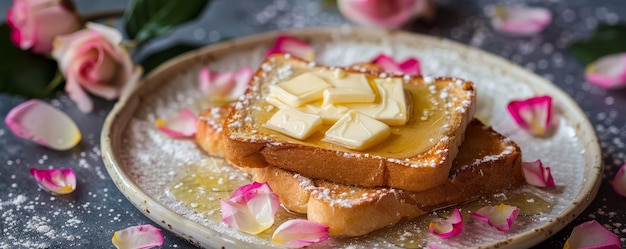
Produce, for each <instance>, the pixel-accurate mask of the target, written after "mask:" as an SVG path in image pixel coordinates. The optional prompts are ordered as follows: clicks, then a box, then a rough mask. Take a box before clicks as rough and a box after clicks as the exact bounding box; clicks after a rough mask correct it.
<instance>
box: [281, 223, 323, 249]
mask: <svg viewBox="0 0 626 249" xmlns="http://www.w3.org/2000/svg"><path fill="white" fill-rule="evenodd" d="M329 237H330V235H329V233H328V227H327V226H324V225H322V224H319V223H317V222H313V221H308V220H304V219H295V220H289V221H286V222H285V223H283V224H280V226H278V228H276V231H274V234H273V235H272V241H273V242H274V243H276V244H279V245H283V246H287V247H291V248H300V247H305V246H309V245H313V244H315V243H319V242H322V241H324V240H327V239H328V238H329Z"/></svg>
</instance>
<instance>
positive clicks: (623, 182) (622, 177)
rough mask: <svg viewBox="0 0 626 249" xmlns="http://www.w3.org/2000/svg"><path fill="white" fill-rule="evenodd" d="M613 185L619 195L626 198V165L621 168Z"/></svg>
mask: <svg viewBox="0 0 626 249" xmlns="http://www.w3.org/2000/svg"><path fill="white" fill-rule="evenodd" d="M611 184H612V185H613V190H615V192H616V193H617V194H619V195H621V196H626V164H624V165H622V167H620V168H619V170H618V171H617V173H616V174H615V177H614V178H613V181H612V182H611Z"/></svg>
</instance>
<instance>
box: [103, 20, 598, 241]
mask: <svg viewBox="0 0 626 249" xmlns="http://www.w3.org/2000/svg"><path fill="white" fill-rule="evenodd" d="M337 33H340V34H342V35H345V34H358V35H360V37H368V38H371V37H384V38H385V39H390V40H399V41H404V42H402V43H403V44H409V42H408V41H410V39H419V40H420V41H421V42H422V43H423V42H427V43H430V44H433V45H437V46H440V47H445V48H446V49H453V50H455V51H457V52H459V53H460V54H463V55H468V54H477V55H480V56H481V59H482V60H481V63H487V64H492V65H497V66H498V67H501V68H506V69H507V70H506V71H507V73H514V74H523V75H524V76H531V77H534V79H533V80H532V81H529V82H531V83H530V84H526V85H527V86H529V87H531V88H532V90H533V91H534V92H537V90H543V91H545V92H548V93H549V94H550V95H551V96H552V97H553V99H555V100H557V101H559V102H562V103H563V104H562V105H561V106H567V107H574V108H569V109H568V110H567V112H566V113H563V114H561V115H566V116H570V117H569V118H567V119H568V120H569V121H571V124H572V126H573V127H575V128H576V134H577V135H578V137H579V139H581V141H580V142H581V146H582V147H584V149H585V150H586V151H587V152H585V154H587V153H590V154H589V155H591V156H592V158H591V159H590V160H591V161H592V162H593V165H585V166H583V167H584V169H585V170H583V173H586V172H589V173H591V174H587V175H584V176H583V179H584V180H583V183H582V187H581V189H580V191H579V192H578V193H576V197H575V198H574V200H572V202H571V203H572V205H569V206H567V207H566V208H564V209H563V211H562V212H560V213H559V214H558V215H557V216H556V217H555V218H554V219H551V220H549V221H547V222H545V223H542V224H543V225H541V228H542V229H531V230H529V231H526V232H522V233H519V234H516V235H514V236H512V237H509V238H508V239H507V240H506V241H494V242H493V243H488V244H483V245H481V247H484V248H495V247H497V248H503V247H508V246H511V245H510V244H509V243H512V242H515V243H517V244H515V245H514V246H516V247H517V246H522V247H531V246H533V245H536V244H539V243H541V242H542V241H544V240H546V239H548V238H549V237H551V236H552V235H554V234H556V233H557V232H558V231H560V230H561V229H563V228H564V227H565V226H566V225H567V224H569V223H571V222H572V221H573V220H574V219H575V218H576V217H578V216H579V215H580V214H581V213H582V212H583V211H584V210H585V209H586V208H587V207H588V206H589V205H590V204H591V202H592V201H593V199H594V197H595V196H596V194H597V192H598V190H599V188H600V185H601V183H602V172H603V160H602V156H601V150H600V145H599V142H598V138H597V135H596V134H595V130H594V129H593V128H592V125H591V122H590V121H589V119H588V117H587V116H586V115H585V114H584V112H583V111H582V109H581V108H580V106H579V105H578V103H576V102H575V101H574V100H573V99H572V98H571V97H570V96H569V95H568V94H567V93H565V92H564V91H563V90H562V89H561V88H559V87H558V86H556V85H555V84H554V83H552V82H550V81H549V80H547V79H545V78H543V77H541V76H539V75H537V74H535V73H534V72H531V71H529V70H527V69H525V68H523V67H521V66H519V65H517V64H514V63H512V62H511V61H509V60H507V59H505V58H503V57H501V56H499V55H496V54H492V53H490V52H487V51H484V50H482V49H479V48H475V47H472V46H469V45H465V44H462V43H459V42H456V41H452V40H449V39H445V38H440V37H434V36H429V35H424V34H417V33H411V32H406V31H390V30H381V29H369V28H362V27H350V28H345V27H342V28H336V27H321V28H306V29H292V30H275V31H270V32H263V33H258V34H253V35H249V36H245V37H241V38H237V39H233V40H229V41H224V42H220V43H217V44H213V45H208V46H205V47H202V48H199V49H196V50H193V51H190V52H187V53H184V54H181V55H179V56H176V57H174V58H172V59H170V60H168V61H166V62H165V63H162V64H161V65H160V66H158V67H157V68H156V69H154V70H153V71H152V72H150V73H149V74H148V75H146V76H144V77H143V78H142V79H141V80H140V81H139V83H138V84H136V86H135V88H133V89H129V91H126V92H125V93H124V94H123V95H122V96H121V97H120V99H119V101H118V102H117V103H116V104H115V106H114V107H113V109H112V110H111V111H110V112H109V114H108V115H107V117H106V119H105V122H104V125H103V128H102V132H101V149H102V158H103V161H104V164H105V166H106V169H107V172H108V174H109V176H110V177H111V178H112V180H113V182H114V183H115V185H116V187H117V188H118V189H119V190H120V191H121V192H122V194H123V195H124V196H125V197H126V198H127V199H128V200H129V201H130V202H131V203H132V204H133V205H134V206H135V207H136V208H137V209H139V210H140V211H141V212H142V213H144V215H146V216H147V217H148V218H150V219H151V220H153V221H154V222H155V223H157V224H159V225H160V226H161V227H163V228H165V229H168V230H170V231H171V232H173V233H175V234H177V235H178V236H180V237H182V238H184V239H186V240H188V241H189V242H191V243H192V244H195V245H209V246H212V247H220V246H224V244H225V243H227V242H230V243H233V244H231V245H232V246H241V245H240V244H234V243H235V242H236V241H240V240H237V239H234V238H232V237H231V236H229V235H226V234H220V233H218V232H217V231H215V230H213V229H211V228H208V227H206V226H203V225H201V224H199V223H197V222H195V221H192V220H190V219H188V218H186V217H185V216H182V215H180V214H178V213H176V212H174V211H172V210H170V209H168V208H166V207H164V206H162V205H161V204H160V203H159V202H158V201H156V200H154V199H153V198H152V197H150V196H148V195H147V194H146V193H145V192H143V191H142V190H141V188H140V187H139V186H138V185H137V184H136V183H135V182H134V181H133V180H132V178H131V177H130V176H129V175H128V174H126V172H124V170H123V168H122V167H120V166H119V165H121V164H120V160H118V158H117V156H116V153H114V152H115V151H116V149H115V148H114V144H113V143H114V141H113V140H112V139H113V136H115V135H117V134H118V133H120V132H122V131H123V129H117V130H115V129H116V127H115V126H114V124H118V123H119V122H122V124H123V125H121V126H122V127H125V126H126V125H127V124H128V123H129V120H126V121H124V120H121V121H120V119H121V118H122V115H123V113H122V112H123V111H124V110H126V112H127V113H134V112H135V111H136V109H137V107H138V105H139V102H141V97H142V93H149V92H151V91H152V90H154V89H156V88H158V87H160V86H163V85H165V84H167V83H168V81H167V80H163V79H162V77H160V75H163V74H166V73H168V72H175V73H176V74H180V73H181V72H184V71H185V69H186V67H185V66H183V65H184V64H185V63H183V62H187V63H189V62H191V61H200V62H201V61H207V60H208V61H210V60H211V59H214V58H208V57H211V56H210V55H211V54H212V53H218V52H220V51H221V52H224V51H227V50H228V49H229V48H232V47H238V46H244V45H246V44H248V45H259V44H260V43H268V44H269V43H271V42H273V41H274V39H275V38H276V37H278V36H279V35H283V34H289V35H292V36H296V37H314V36H320V35H324V36H329V37H332V36H333V34H337ZM226 53H228V52H226ZM172 77H174V76H172ZM140 90H141V91H140ZM129 109H132V111H128V110H129ZM118 143H119V142H118ZM118 147H119V146H118ZM584 157H589V156H586V155H585V156H584ZM587 178H591V179H587ZM131 196H133V198H131ZM150 210H159V211H160V212H162V213H163V214H164V216H167V217H170V218H171V219H175V220H177V222H180V221H181V220H182V221H184V223H185V224H186V225H188V226H191V227H192V228H197V229H193V230H194V231H192V233H189V229H187V230H186V231H179V230H178V229H177V228H176V227H173V226H172V225H170V224H171V223H172V222H170V221H168V220H157V219H156V217H153V215H152V214H151V213H150V212H151V211H150ZM196 230H202V232H197V233H196V232H195V231H196ZM206 230H210V231H206ZM536 230H541V231H536ZM543 230H547V231H543ZM537 232H543V233H542V234H543V236H537ZM204 236H209V237H208V238H205V237H204ZM217 239H221V240H220V241H219V242H218V241H216V240H217ZM520 241H521V243H520ZM200 242H202V243H200ZM248 246H249V245H248ZM256 246H258V245H256Z"/></svg>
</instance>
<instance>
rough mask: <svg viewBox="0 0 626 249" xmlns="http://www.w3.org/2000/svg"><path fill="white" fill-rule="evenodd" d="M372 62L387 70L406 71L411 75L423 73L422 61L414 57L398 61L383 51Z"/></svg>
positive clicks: (394, 71) (405, 72)
mask: <svg viewBox="0 0 626 249" xmlns="http://www.w3.org/2000/svg"><path fill="white" fill-rule="evenodd" d="M372 62H373V63H376V64H377V65H379V66H380V67H382V68H383V70H385V72H390V73H404V74H409V75H419V74H421V70H420V62H419V60H418V59H416V58H414V57H409V58H407V59H406V60H404V61H403V62H401V63H397V62H396V61H395V60H394V59H393V58H391V57H390V56H388V55H386V54H382V53H381V54H379V55H378V56H377V57H376V58H374V59H373V60H372Z"/></svg>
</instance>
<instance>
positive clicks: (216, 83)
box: [199, 67, 254, 102]
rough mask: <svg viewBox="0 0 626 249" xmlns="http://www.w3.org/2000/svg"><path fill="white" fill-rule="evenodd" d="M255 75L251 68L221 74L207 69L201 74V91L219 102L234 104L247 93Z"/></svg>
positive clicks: (201, 71)
mask: <svg viewBox="0 0 626 249" xmlns="http://www.w3.org/2000/svg"><path fill="white" fill-rule="evenodd" d="M253 74H254V72H253V71H252V69H250V68H249V67H243V68H241V69H240V70H238V71H236V72H219V73H218V72H212V71H211V69H209V68H208V67H205V68H203V69H202V70H200V74H199V81H200V90H202V92H203V93H204V95H206V96H208V97H210V98H213V99H214V100H215V101H217V102H232V101H235V100H237V98H239V97H240V96H241V95H243V94H244V93H245V91H246V89H248V85H249V84H250V79H252V75H253Z"/></svg>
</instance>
